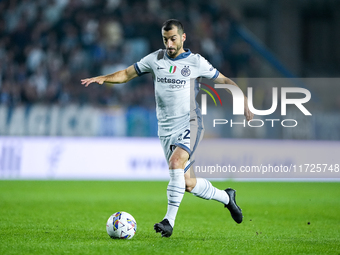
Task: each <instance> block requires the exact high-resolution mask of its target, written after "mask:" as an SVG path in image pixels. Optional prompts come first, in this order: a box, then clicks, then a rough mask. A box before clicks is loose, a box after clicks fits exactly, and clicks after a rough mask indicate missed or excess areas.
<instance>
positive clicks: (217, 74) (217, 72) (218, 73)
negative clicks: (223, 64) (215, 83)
mask: <svg viewBox="0 0 340 255" xmlns="http://www.w3.org/2000/svg"><path fill="white" fill-rule="evenodd" d="M219 75H220V72H219V71H218V70H216V73H215V75H214V76H213V77H212V78H211V79H212V80H215V79H216V78H217V77H218V76H219Z"/></svg>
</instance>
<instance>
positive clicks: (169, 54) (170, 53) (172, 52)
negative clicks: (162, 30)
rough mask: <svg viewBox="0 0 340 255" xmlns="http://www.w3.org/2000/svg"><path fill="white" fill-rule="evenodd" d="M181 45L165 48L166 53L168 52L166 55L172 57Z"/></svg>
mask: <svg viewBox="0 0 340 255" xmlns="http://www.w3.org/2000/svg"><path fill="white" fill-rule="evenodd" d="M182 46H183V45H178V46H177V47H176V48H167V53H168V56H169V57H171V58H174V57H175V56H176V55H177V53H178V51H179V50H180V49H181V48H182ZM171 49H173V50H172V51H170V50H171Z"/></svg>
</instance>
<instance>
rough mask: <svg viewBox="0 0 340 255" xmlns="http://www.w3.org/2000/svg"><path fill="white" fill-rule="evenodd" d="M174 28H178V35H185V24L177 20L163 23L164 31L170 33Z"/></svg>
mask: <svg viewBox="0 0 340 255" xmlns="http://www.w3.org/2000/svg"><path fill="white" fill-rule="evenodd" d="M174 26H176V27H177V30H178V33H179V34H180V35H182V34H183V33H184V27H183V24H182V23H181V22H180V21H179V20H177V19H168V20H167V21H165V22H164V23H163V26H162V29H164V31H169V30H171V29H172V28H173V27H174Z"/></svg>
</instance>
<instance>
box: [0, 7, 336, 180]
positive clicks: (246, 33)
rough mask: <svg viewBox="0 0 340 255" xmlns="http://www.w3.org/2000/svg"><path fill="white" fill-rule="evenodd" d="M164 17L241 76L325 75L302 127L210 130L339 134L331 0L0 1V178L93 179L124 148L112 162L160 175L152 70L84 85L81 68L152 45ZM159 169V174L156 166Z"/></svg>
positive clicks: (114, 64)
mask: <svg viewBox="0 0 340 255" xmlns="http://www.w3.org/2000/svg"><path fill="white" fill-rule="evenodd" d="M169 18H177V19H179V20H181V21H183V24H184V26H185V30H186V32H187V35H188V36H187V41H186V43H185V47H187V48H190V49H191V51H192V52H195V53H200V54H201V55H203V56H204V57H205V58H207V59H208V60H209V61H210V62H211V63H212V64H213V65H214V66H215V67H216V68H217V69H218V70H220V71H221V72H222V73H223V74H225V75H226V76H229V77H231V78H233V79H235V80H238V81H240V83H239V84H240V86H241V87H243V85H244V87H245V86H246V85H247V82H244V81H245V80H247V79H248V80H249V79H255V78H293V77H299V78H304V79H311V78H313V79H316V78H318V79H319V78H327V79H328V84H327V86H328V87H327V88H328V89H326V90H327V91H326V92H323V93H324V94H322V96H320V95H319V96H320V97H319V98H318V100H319V101H318V102H317V103H315V105H314V106H313V107H314V108H313V109H315V110H317V111H318V116H320V117H319V118H313V119H312V120H311V121H309V122H308V123H307V124H305V126H304V127H307V126H308V128H305V129H304V130H303V131H298V132H284V131H283V130H281V129H276V130H277V131H276V132H248V131H247V129H244V131H242V132H241V133H240V132H230V130H229V131H228V129H221V130H220V132H219V133H218V134H217V137H224V138H251V139H255V138H257V139H276V140H277V139H298V140H301V139H302V140H314V141H316V140H331V141H334V140H339V139H340V118H339V107H340V94H339V93H337V92H339V83H336V82H334V81H336V78H337V77H339V75H340V69H339V66H340V48H339V46H338V45H340V33H339V32H338V31H340V1H337V0H252V1H249V0H247V1H246V0H238V1H225V0H211V1H203V0H188V1H179V0H174V1H162V0H148V1H135V0H124V1H123V0H106V1H104V0H101V1H99V0H53V1H35V0H26V1H25V0H11V1H6V0H2V1H0V135H1V137H0V146H1V147H0V149H1V150H0V153H1V154H0V170H1V171H0V178H58V176H59V177H60V178H63V177H65V178H67V177H71V178H72V177H77V176H78V177H79V176H80V177H81V176H82V174H84V172H86V171H84V169H86V168H90V167H92V169H93V171H94V173H93V174H89V175H88V176H86V174H85V175H83V177H84V178H96V177H97V176H99V175H96V171H97V174H98V169H103V173H101V175H100V176H101V177H106V176H107V177H112V176H113V175H112V174H108V173H107V171H111V170H112V166H113V165H114V164H116V162H117V161H123V160H122V159H123V158H124V159H125V157H126V158H127V159H126V163H124V164H125V165H124V164H123V163H122V165H119V164H118V165H117V164H116V166H115V168H117V169H118V170H119V169H122V168H123V169H124V168H126V167H128V168H131V169H132V170H131V171H132V172H131V173H133V174H137V175H134V177H136V178H143V176H144V178H146V177H145V175H146V174H147V176H148V177H150V176H151V177H150V178H165V176H166V174H167V171H166V164H165V162H164V159H162V157H163V155H162V151H161V148H160V145H159V144H158V141H157V138H156V137H157V120H156V115H155V102H154V90H153V82H152V77H151V75H145V76H142V77H140V78H138V79H135V80H133V81H131V82H129V83H128V84H124V85H117V86H114V87H113V86H110V85H104V86H99V85H97V84H92V85H90V86H89V87H88V88H84V87H83V86H82V85H81V84H80V79H81V78H86V77H90V76H96V75H100V74H107V73H112V72H114V71H117V70H120V69H123V68H126V67H127V66H129V65H131V64H133V63H135V62H136V61H138V60H140V59H141V58H142V57H143V56H145V55H147V54H148V53H150V52H152V51H155V50H157V49H159V48H163V45H162V40H161V34H160V28H161V25H162V23H163V22H164V21H165V20H166V19H169ZM316 91H317V90H316ZM263 93H265V92H263ZM264 95H265V94H259V95H257V96H256V97H255V99H254V100H255V104H256V105H262V106H266V103H268V102H266V101H265V96H264ZM269 103H270V102H269ZM319 106H322V107H319ZM229 111H230V109H229ZM209 134H210V136H215V137H216V133H214V135H213V134H212V133H209V130H207V136H209ZM259 141H260V140H259ZM108 143H109V144H108ZM145 144H147V145H145ZM106 145H107V147H105V146H106ZM127 145H129V146H130V147H129V146H128V147H126V148H125V149H124V146H127ZM143 146H151V147H152V146H153V148H155V149H150V150H151V151H152V153H153V155H150V156H148V155H144V156H143V153H141V149H140V148H144V147H143ZM315 146H316V145H315ZM122 148H123V149H122ZM152 153H151V154H152ZM103 154H105V156H103ZM125 154H129V155H125ZM133 155H135V156H133ZM132 156H133V158H131V157H132ZM96 157H97V160H95V159H96ZM98 157H105V160H104V159H103V161H102V162H103V163H102V164H99V163H98V165H91V164H89V163H88V161H86V160H85V159H88V158H93V159H94V160H95V161H97V162H98V161H100V160H98ZM112 157H115V158H114V159H112ZM66 158H67V159H66ZM63 162H64V163H63ZM66 162H67V163H66ZM71 162H72V163H71ZM81 162H83V164H82V163H81ZM63 164H66V165H67V166H66V165H63ZM89 165H91V166H89ZM160 168H161V169H162V173H164V174H157V173H158V172H159V171H160V170H159V169H160ZM32 169H33V170H32ZM75 169H79V170H75ZM137 170H138V171H137ZM29 171H35V173H28V172H29ZM74 171H75V172H74ZM57 172H58V173H59V174H56V173H57ZM61 172H63V174H61ZM72 172H74V174H72ZM99 172H100V171H99ZM70 173H71V174H70ZM131 173H129V174H131ZM138 173H139V174H138ZM67 174H70V175H67ZM152 175H153V176H154V177H152ZM124 177H126V175H123V176H122V178H124Z"/></svg>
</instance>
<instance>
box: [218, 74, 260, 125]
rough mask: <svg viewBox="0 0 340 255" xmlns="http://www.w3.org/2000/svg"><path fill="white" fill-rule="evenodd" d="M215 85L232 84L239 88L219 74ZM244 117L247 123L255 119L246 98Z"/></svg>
mask: <svg viewBox="0 0 340 255" xmlns="http://www.w3.org/2000/svg"><path fill="white" fill-rule="evenodd" d="M215 83H217V84H231V85H234V86H236V87H238V85H237V84H236V83H235V82H233V81H232V80H231V79H229V78H227V77H225V76H224V75H223V74H221V73H220V74H219V75H218V77H217V78H216V80H215ZM226 90H227V91H228V92H229V93H231V92H230V91H229V90H228V89H226ZM244 116H246V119H247V121H249V120H252V119H253V117H254V113H252V112H251V111H250V110H249V107H248V99H247V97H246V96H244Z"/></svg>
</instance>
